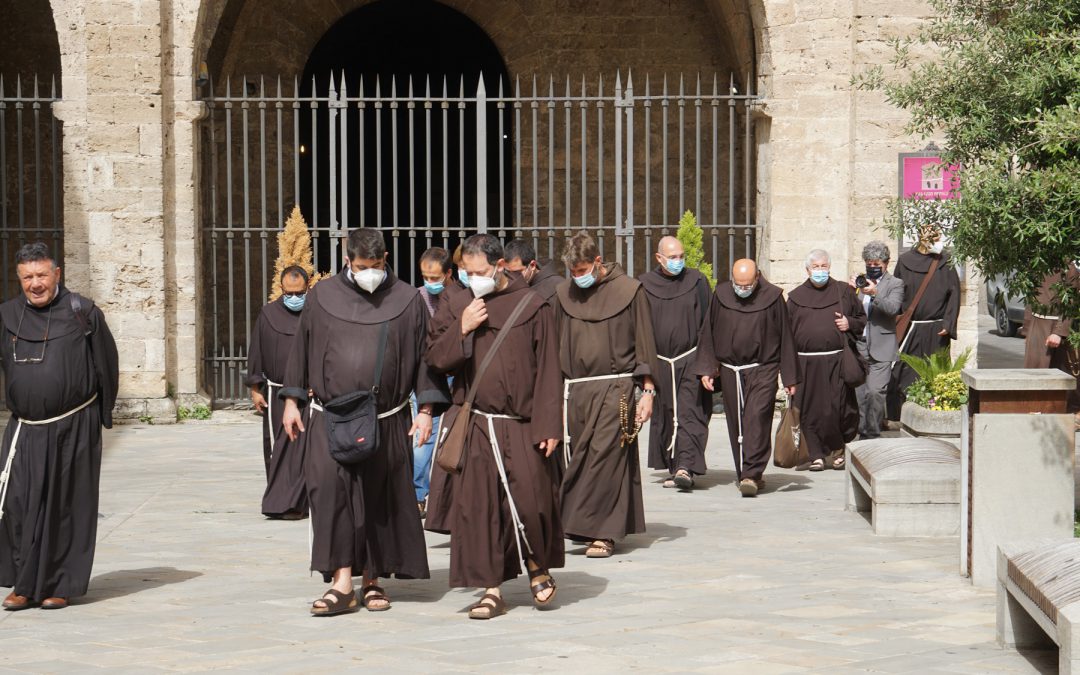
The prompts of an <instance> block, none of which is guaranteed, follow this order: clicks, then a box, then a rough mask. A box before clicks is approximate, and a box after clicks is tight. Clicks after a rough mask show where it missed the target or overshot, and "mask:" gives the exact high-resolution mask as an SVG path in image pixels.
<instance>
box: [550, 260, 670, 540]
mask: <svg viewBox="0 0 1080 675" xmlns="http://www.w3.org/2000/svg"><path fill="white" fill-rule="evenodd" d="M604 268H605V270H606V274H605V275H604V277H603V278H602V279H599V280H598V281H597V282H596V283H595V284H593V286H592V287H590V288H586V289H583V288H579V287H578V286H577V285H576V284H574V283H573V282H572V281H571V280H569V279H567V280H565V281H563V282H562V283H561V284H559V288H558V291H557V293H556V297H557V298H558V307H557V309H556V313H557V315H558V317H559V360H560V362H561V364H562V373H563V378H565V379H577V378H584V377H596V376H605V375H616V374H629V375H631V376H632V377H622V378H616V379H604V380H596V381H589V382H578V383H571V384H570V385H569V397H568V398H567V400H566V405H565V409H566V413H565V414H566V425H567V431H568V432H569V437H570V443H569V447H568V448H565V447H564V448H563V457H564V466H565V473H564V476H563V483H562V513H563V529H564V530H566V533H567V535H568V536H570V537H572V538H576V539H583V540H595V539H619V538H621V537H623V536H625V535H627V534H633V533H636V532H644V531H645V509H644V506H643V504H642V500H641V469H640V466H639V458H638V444H637V441H636V440H635V441H634V442H632V443H630V444H629V445H623V444H622V443H621V434H620V421H619V406H620V401H622V402H624V403H625V404H626V405H627V406H629V410H628V415H629V417H630V424H631V426H632V425H633V423H634V422H633V418H634V414H635V408H636V404H635V400H634V385H635V382H640V378H642V377H644V376H645V375H649V376H652V375H653V373H656V372H657V368H656V342H655V340H654V339H653V330H652V317H651V315H650V313H649V301H648V298H647V296H646V295H645V290H644V289H643V288H642V287H641V284H640V283H639V282H637V281H636V280H634V279H631V278H630V277H628V276H626V273H625V272H624V271H623V269H622V268H621V267H620V266H619V265H618V264H617V263H607V264H605V265H604ZM564 391H565V389H564Z"/></svg>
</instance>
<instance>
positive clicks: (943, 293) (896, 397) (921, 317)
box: [886, 249, 960, 420]
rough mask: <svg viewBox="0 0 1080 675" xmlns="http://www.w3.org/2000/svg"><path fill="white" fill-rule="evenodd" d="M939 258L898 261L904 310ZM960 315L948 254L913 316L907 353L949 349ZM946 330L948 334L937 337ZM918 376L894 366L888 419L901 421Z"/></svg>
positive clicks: (910, 255)
mask: <svg viewBox="0 0 1080 675" xmlns="http://www.w3.org/2000/svg"><path fill="white" fill-rule="evenodd" d="M935 257H937V256H934V255H930V254H926V253H919V252H918V251H916V250H914V249H913V250H911V251H908V252H907V253H904V254H903V255H901V256H900V259H899V260H897V261H896V269H895V270H894V271H893V276H895V277H896V278H897V279H900V280H902V281H903V282H904V309H903V311H905V312H906V311H907V309H908V307H910V306H911V303H912V302H913V301H914V300H915V294H916V293H918V291H919V286H920V285H922V280H923V278H924V277H925V276H926V275H927V273H928V272H929V271H930V263H931V262H932V261H933V259H934V258H935ZM959 316H960V277H959V276H958V275H957V273H956V268H955V267H953V265H952V261H951V260H950V258H949V256H948V254H946V253H942V254H941V262H940V263H939V264H938V268H937V271H936V272H934V277H933V278H932V279H931V280H930V283H929V284H928V285H927V287H926V291H925V292H924V294H923V296H922V299H921V300H920V301H919V305H918V307H916V308H915V313H914V314H913V315H912V317H911V318H912V324H911V327H910V328H908V337H907V339H906V342H905V343H904V350H903V351H904V353H905V354H913V355H915V356H929V355H930V354H933V353H934V352H936V351H938V350H939V349H941V348H942V347H948V346H949V341H950V340H955V339H956V322H957V319H958V318H959ZM915 321H931V323H920V324H917V323H914V322H915ZM942 330H945V331H947V332H948V334H947V335H938V333H939V332H941V331H942ZM917 377H918V375H916V373H915V371H914V370H912V369H911V368H910V367H909V366H908V365H907V364H906V363H904V362H903V361H897V362H896V365H895V366H893V371H892V382H891V383H890V384H889V393H888V399H887V403H886V408H887V412H886V416H887V417H888V418H889V419H890V420H898V419H900V408H901V407H902V406H903V405H904V401H906V400H907V394H906V393H905V392H906V391H907V388H908V386H910V385H911V383H912V382H914V381H915V379H916V378H917Z"/></svg>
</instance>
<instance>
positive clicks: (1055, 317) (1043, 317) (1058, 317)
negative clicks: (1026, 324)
mask: <svg viewBox="0 0 1080 675" xmlns="http://www.w3.org/2000/svg"><path fill="white" fill-rule="evenodd" d="M1031 316H1033V317H1035V318H1036V319H1046V320H1047V321H1061V317H1060V316H1043V315H1042V314H1036V313H1035V312H1032V313H1031Z"/></svg>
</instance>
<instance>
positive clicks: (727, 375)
mask: <svg viewBox="0 0 1080 675" xmlns="http://www.w3.org/2000/svg"><path fill="white" fill-rule="evenodd" d="M753 363H756V364H758V365H757V366H755V367H752V368H747V369H745V370H742V371H740V373H738V374H736V372H735V371H734V370H732V369H731V368H729V367H726V366H725V365H724V364H727V366H736V367H738V366H747V365H749V364H753ZM694 374H695V375H697V376H699V377H701V376H704V375H708V376H710V377H714V378H716V379H717V381H718V382H719V383H720V389H721V391H722V392H723V395H724V411H725V412H726V415H725V417H726V418H727V426H728V438H729V439H730V441H731V453H732V456H733V457H734V460H735V475H736V480H742V479H743V478H750V479H753V480H760V479H761V476H762V474H763V473H764V472H765V467H766V466H767V465H768V463H769V457H770V455H771V454H772V418H773V410H774V409H775V407H776V378H777V376H778V375H779V376H780V378H781V379H782V380H783V383H784V386H791V385H793V384H796V383H797V381H798V363H797V360H796V355H795V343H794V341H793V340H792V338H791V328H790V326H789V325H788V318H787V308H786V306H785V304H784V297H783V292H782V291H781V290H780V289H779V288H778V287H776V286H774V285H773V284H771V283H769V282H768V281H767V280H766V279H765V277H763V276H760V275H759V276H758V284H757V287H756V288H755V289H754V292H753V294H751V296H750V297H749V298H746V299H745V300H744V299H743V298H740V297H738V296H737V295H735V290H734V289H733V288H732V286H731V284H730V283H727V282H725V283H720V284H717V285H716V290H715V291H714V292H713V295H712V298H711V300H710V303H709V319H708V320H707V321H706V322H705V325H704V326H702V329H701V339H700V340H698V351H697V360H696V361H695V363H694ZM740 376H741V377H742V392H743V404H742V411H743V413H742V433H743V443H742V451H741V452H740V449H739V417H738V415H737V414H736V411H737V410H739V395H738V385H739V380H738V378H739V377H740ZM714 386H715V385H714Z"/></svg>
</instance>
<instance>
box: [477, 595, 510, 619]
mask: <svg viewBox="0 0 1080 675" xmlns="http://www.w3.org/2000/svg"><path fill="white" fill-rule="evenodd" d="M485 600H490V601H491V602H485ZM503 614H506V603H505V602H503V599H502V598H501V597H499V596H497V595H495V594H494V593H484V597H482V598H480V601H479V602H477V603H475V604H473V605H470V606H469V618H470V619H479V620H481V621H486V620H488V619H494V618H495V617H497V616H502V615H503Z"/></svg>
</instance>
